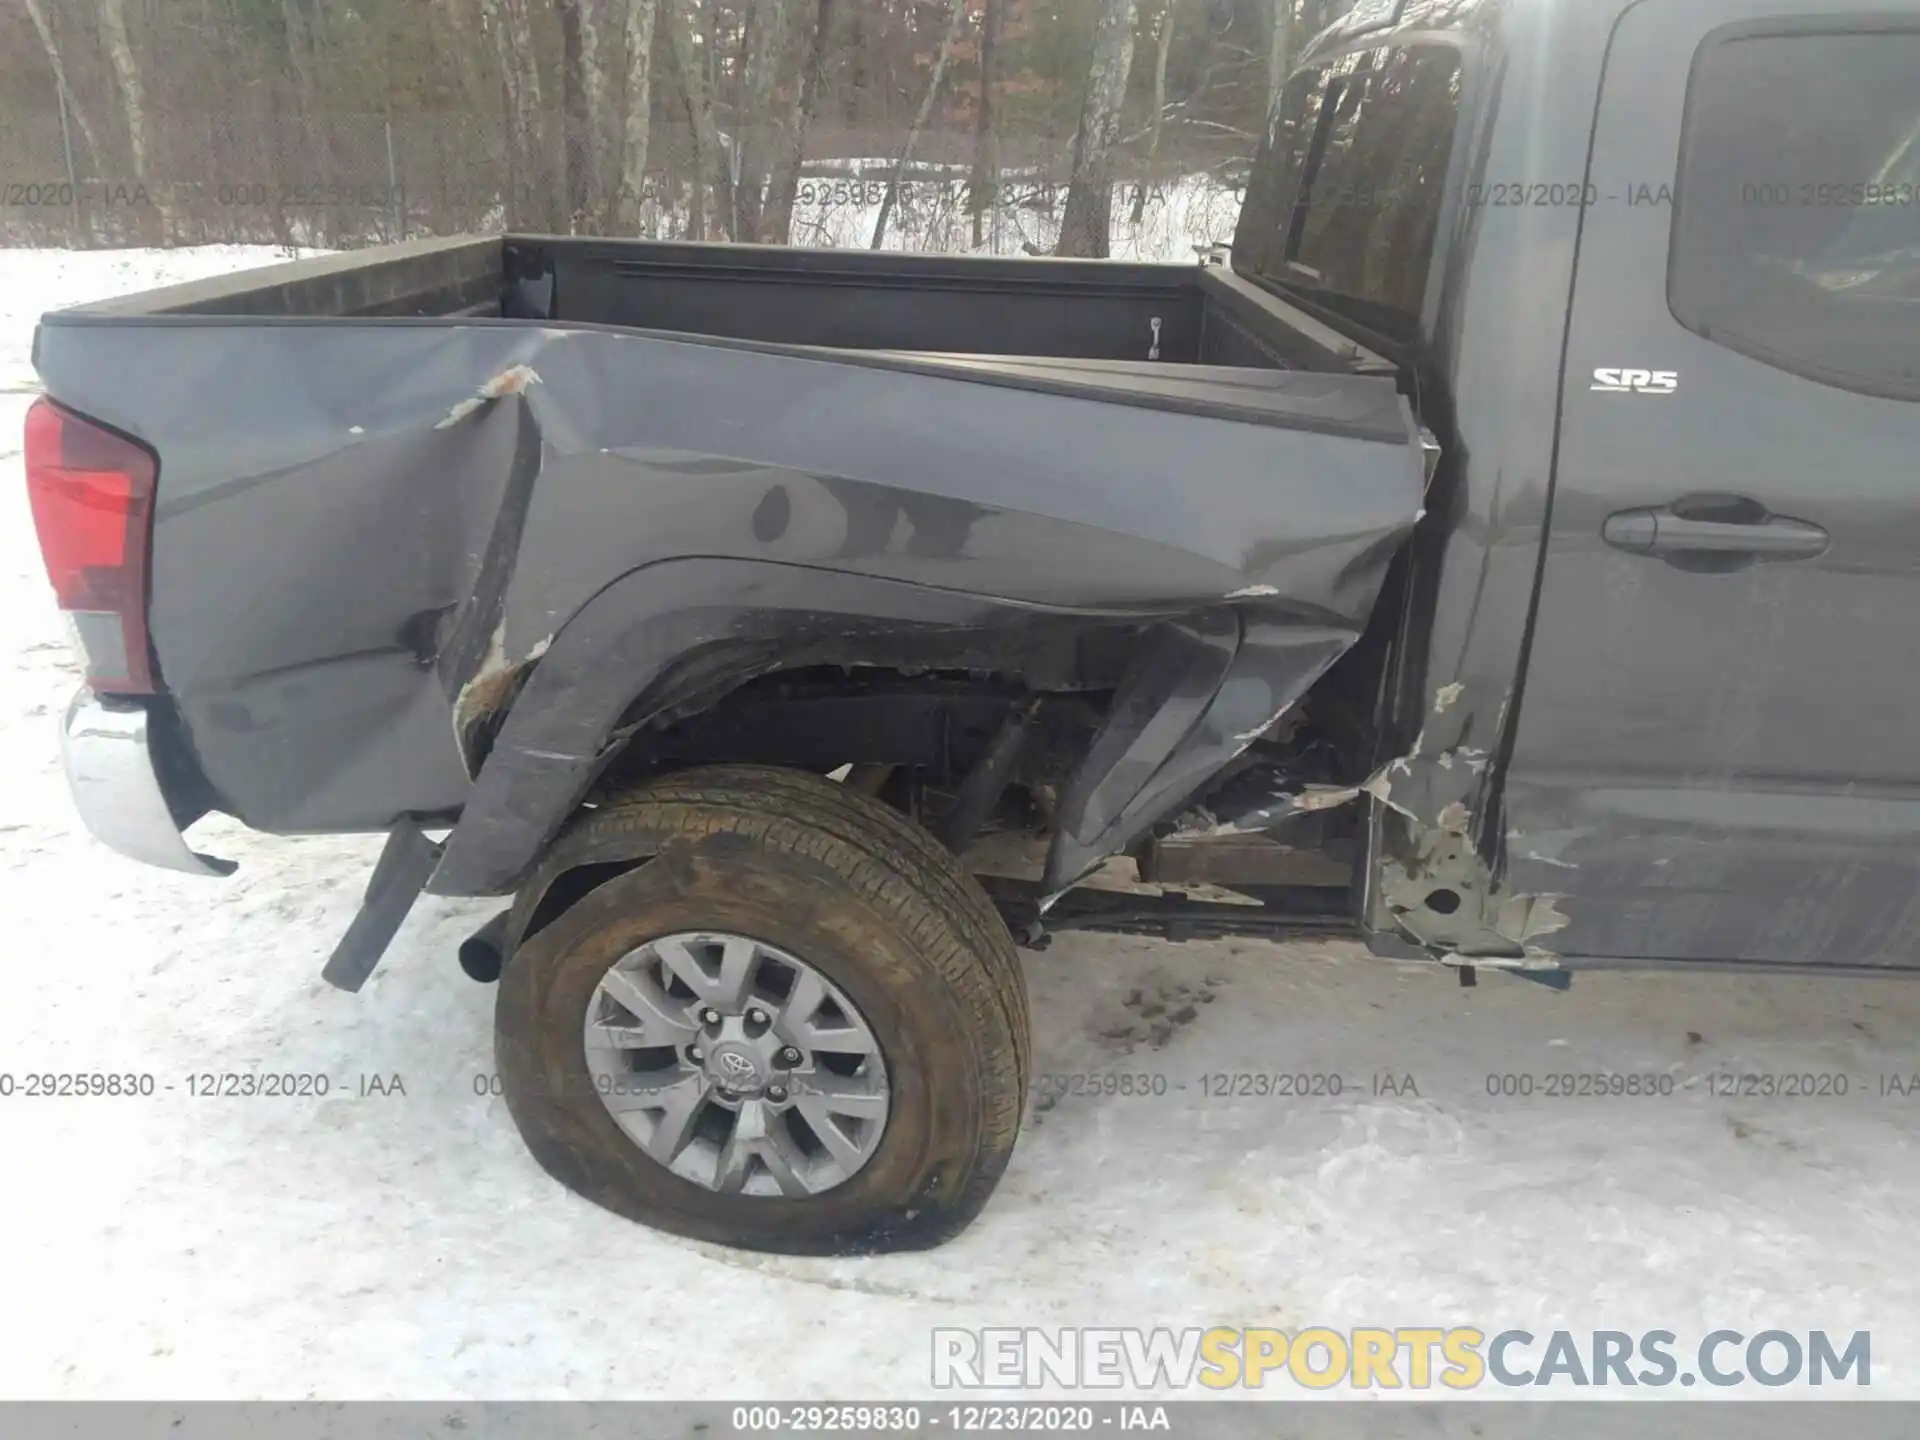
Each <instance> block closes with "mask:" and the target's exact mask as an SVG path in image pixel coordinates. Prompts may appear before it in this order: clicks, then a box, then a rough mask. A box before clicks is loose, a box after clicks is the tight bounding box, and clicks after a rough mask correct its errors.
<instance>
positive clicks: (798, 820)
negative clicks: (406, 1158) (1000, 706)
mask: <svg viewBox="0 0 1920 1440" xmlns="http://www.w3.org/2000/svg"><path fill="white" fill-rule="evenodd" d="M555 845H556V847H561V846H565V847H566V850H565V853H567V854H581V855H590V854H593V853H595V851H596V847H604V849H605V850H606V851H608V852H615V853H622V854H627V855H634V854H650V855H651V856H652V857H653V858H651V859H649V860H647V861H646V862H645V863H643V864H641V865H640V866H639V867H638V868H636V869H632V870H628V871H626V872H625V873H622V874H619V875H617V876H616V877H615V878H612V879H610V880H607V881H606V882H605V883H603V884H600V885H598V886H597V887H595V888H593V889H591V890H589V891H588V892H587V893H586V894H585V895H584V896H583V897H581V898H580V899H578V900H577V901H575V902H574V903H573V904H572V905H571V906H570V907H569V908H568V909H566V910H565V911H564V912H563V913H562V914H560V915H559V917H558V918H556V919H554V920H552V921H551V922H550V923H548V924H546V925H545V926H544V928H542V929H540V930H538V931H537V932H536V933H534V934H533V935H532V936H531V938H529V939H527V940H526V941H525V942H524V943H523V944H522V945H521V946H520V947H519V948H518V949H517V950H516V951H515V953H514V954H513V956H512V957H511V959H510V960H509V961H508V963H507V965H506V967H505V969H504V971H503V972H502V974H501V977H500V987H499V993H498V997H497V1001H496V1008H495V1018H494V1049H495V1058H496V1063H497V1065H498V1069H499V1073H500V1078H501V1084H502V1090H503V1094H504V1096H505V1099H506V1102H507V1108H508V1110H509V1112H510V1113H511V1114H512V1116H513V1120H514V1124H515V1125H516V1126H517V1127H518V1129H519V1131H520V1135H521V1138H522V1139H523V1140H525V1142H526V1144H527V1147H528V1149H529V1150H531V1151H532V1153H533V1156H534V1158H535V1159H536V1160H537V1161H538V1162H539V1163H540V1165H541V1166H542V1168H544V1169H545V1170H546V1171H547V1173H548V1174H549V1175H551V1176H553V1178H554V1179H556V1180H558V1181H559V1182H560V1183H561V1184H563V1185H565V1186H567V1187H568V1188H569V1189H571V1190H573V1191H575V1192H577V1193H578V1194H580V1195H582V1196H584V1197H585V1198H587V1199H589V1200H591V1201H593V1202H594V1203H595V1204H598V1205H601V1206H604V1207H605V1208H607V1209H609V1210H612V1211H614V1212H615V1213H617V1214H620V1215H624V1216H626V1217H628V1218H629V1219H632V1220H637V1221H639V1222H641V1223H643V1224H646V1225H650V1226H653V1227H655V1228H657V1229H661V1230H666V1231H670V1232H672V1233H674V1234H677V1235H684V1236H688V1237H691V1238H694V1239H700V1240H708V1241H714V1242H717V1243H721V1244H726V1245H733V1246H738V1247H741V1248H745V1249H750V1250H766V1251H775V1252H782V1253H787V1254H803V1255H820V1254H853V1253H867V1252H875V1251H887V1250H915V1249H924V1248H927V1247H929V1246H933V1245H937V1244H940V1243H941V1242H942V1241H944V1240H947V1239H949V1238H950V1237H952V1236H953V1235H955V1234H957V1233H958V1232H959V1231H960V1230H962V1229H963V1228H964V1227H965V1226H966V1225H967V1224H968V1223H969V1222H971V1221H972V1220H973V1218H974V1217H975V1216H976V1215H977V1214H979V1212H980V1210H981V1208H982V1207H983V1206H984V1205H985V1204H986V1202H987V1199H988V1197H989V1196H990V1195H991V1194H992V1192H993V1189H994V1186H995V1185H996V1184H997V1183H998V1182H999V1179H1000V1176H1001V1175H1002V1174H1003V1173H1004V1171H1005V1170H1006V1167H1007V1163H1008V1161H1009V1159H1010V1158H1011V1156H1012V1153H1013V1146H1014V1141H1015V1139H1016V1137H1017V1136H1018V1133H1019V1128H1020V1119H1021V1115H1022V1113H1023V1112H1024V1110H1025V1106H1026V1097H1027V1084H1028V1075H1029V1064H1030V1049H1029V1046H1030V1039H1029V1027H1028V1018H1027V1017H1028V1012H1027V996H1026V987H1025V981H1024V979H1023V977H1022V975H1021V971H1020V963H1019V957H1018V955H1017V954H1016V952H1015V950H1014V946H1013V940H1012V937H1011V936H1010V935H1009V934H1008V933H1007V929H1006V926H1005V925H1004V924H1003V923H1002V921H1001V920H1000V917H999V915H998V913H997V912H996V911H995V910H994V908H993V906H992V904H991V902H990V901H988V899H987V897H986V895H985V893H984V892H983V891H982V890H981V889H980V887H979V885H978V883H977V882H975V881H974V879H973V878H972V877H971V876H970V875H968V874H967V873H966V872H965V871H964V870H962V869H961V868H960V865H959V863H958V861H957V860H956V859H955V858H954V856H953V855H952V854H951V853H950V852H948V851H947V850H946V849H945V848H944V847H942V846H941V845H940V844H939V843H938V842H937V841H935V840H934V839H933V837H932V836H930V835H928V834H927V833H926V832H925V831H923V830H921V829H920V828H919V827H918V826H916V825H914V824H913V823H911V822H910V821H909V820H907V819H906V817H904V816H902V815H900V814H899V813H897V812H896V811H894V810H891V809H889V808H888V807H887V806H885V805H883V804H881V803H880V802H878V801H876V800H872V799H870V798H868V797H866V796H864V795H859V794H856V793H853V792H850V791H847V790H845V789H843V788H842V787H841V786H839V785H836V784H834V783H833V782H831V781H828V780H823V779H820V778H818V777H815V776H811V775H807V774H803V773H801V772H797V771H788V770H778V769H769V768H762V767H751V766H727V767H718V768H713V769H706V770H695V771H688V772H683V773H681V774H678V775H674V776H671V777H668V778H665V779H662V780H658V781H655V782H653V783H652V784H650V785H648V786H646V787H645V788H643V789H640V790H637V791H634V792H631V793H629V794H627V795H625V796H622V797H619V798H617V799H615V800H614V801H612V802H611V803H608V804H604V805H602V806H601V807H599V808H598V809H595V810H591V811H583V812H582V813H581V815H580V816H579V817H578V818H577V819H576V820H575V821H574V823H573V824H572V825H571V826H570V827H569V829H568V831H567V832H565V833H564V834H563V835H562V836H561V837H559V839H557V840H556V842H555ZM538 898H539V896H538V895H533V896H532V897H528V896H523V897H522V899H521V902H520V905H519V907H518V908H519V909H521V910H522V911H525V910H527V909H528V908H530V906H531V904H532V902H533V901H537V900H538ZM686 932H701V933H707V932H715V933H724V934H727V935H733V936H740V937H748V938H749V939H751V940H752V941H754V942H758V943H760V944H762V945H764V946H767V947H775V953H784V955H785V956H787V957H790V958H791V959H793V960H797V961H799V962H802V965H803V967H811V968H812V969H813V970H814V971H815V972H817V974H818V975H819V976H820V977H822V978H823V979H824V980H825V981H826V982H827V983H828V985H829V986H831V987H835V988H837V990H838V991H839V992H840V993H841V995H842V996H844V997H845V998H847V999H849V1000H850V1001H851V1003H852V1005H853V1006H854V1007H855V1010H856V1012H857V1017H858V1018H859V1019H860V1020H862V1021H864V1024H865V1026H866V1027H867V1028H868V1030H869V1031H870V1032H871V1037H872V1039H873V1040H874V1041H877V1043H878V1049H879V1053H880V1055H881V1056H882V1057H883V1058H884V1066H885V1086H884V1089H885V1092H886V1095H887V1100H888V1104H889V1111H888V1113H887V1115H886V1116H885V1119H884V1125H883V1128H882V1129H881V1130H880V1133H879V1138H878V1140H877V1143H876V1144H875V1146H874V1148H873V1149H872V1151H871V1154H870V1157H869V1158H868V1159H867V1160H866V1161H865V1162H864V1164H863V1165H862V1166H861V1167H860V1168H858V1169H857V1170H855V1171H854V1172H853V1173H852V1174H851V1175H850V1176H848V1177H847V1178H845V1179H844V1180H842V1181H840V1182H838V1183H835V1184H833V1185H832V1186H831V1188H827V1189H824V1190H822V1191H820V1192H819V1193H810V1194H792V1195H763V1194H740V1193H725V1192H724V1191H722V1190H716V1189H714V1188H711V1187H710V1185H709V1184H704V1183H699V1182H698V1181H696V1180H694V1179H689V1178H684V1177H683V1176H682V1175H681V1174H677V1173H675V1172H674V1171H673V1170H670V1169H669V1168H668V1167H667V1165H666V1164H663V1163H662V1162H661V1161H659V1160H656V1159H654V1158H653V1157H652V1156H650V1155H648V1154H647V1153H646V1152H645V1151H644V1150H643V1149H642V1148H641V1146H640V1144H639V1143H638V1142H637V1141H636V1140H635V1139H633V1138H629V1135H628V1133H627V1132H626V1131H625V1130H623V1129H622V1127H621V1124H620V1123H619V1122H616V1120H615V1119H614V1117H613V1114H612V1113H611V1111H610V1110H609V1108H608V1105H607V1104H606V1103H604V1102H603V1099H602V1093H603V1092H604V1089H605V1076H604V1073H603V1074H602V1076H601V1079H600V1084H601V1089H599V1090H596V1088H595V1085H596V1081H595V1075H594V1072H593V1070H592V1068H591V1066H590V1062H589V1057H588V1053H587V1048H588V1047H587V1042H586V1039H585V1038H584V1036H583V1028H584V1026H585V1023H586V1020H587V1016H588V1008H589V1006H590V1005H594V1004H598V1003H600V1002H599V1001H598V1000H597V999H596V996H597V994H598V993H599V991H598V989H597V987H599V986H600V984H601V982H602V979H603V978H604V977H606V976H607V975H608V972H609V970H610V969H611V968H612V967H614V966H615V964H616V962H621V961H622V958H623V957H628V956H631V955H632V954H633V952H635V951H636V950H640V949H641V948H642V947H645V946H647V945H648V944H649V943H650V942H653V941H657V940H661V939H662V938H663V937H673V936H678V935H681V934H684V933H686ZM668 943H669V944H671V943H672V941H671V940H669V941H668ZM626 963H628V964H631V963H632V962H631V961H630V960H629V961H627V962H626ZM668 1053H669V1054H671V1052H668Z"/></svg>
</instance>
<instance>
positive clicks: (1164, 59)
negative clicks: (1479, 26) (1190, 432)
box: [0, 0, 1352, 259]
mask: <svg viewBox="0 0 1920 1440" xmlns="http://www.w3.org/2000/svg"><path fill="white" fill-rule="evenodd" d="M1351 4H1352V0H8V3H7V4H5V5H4V7H0V243H11V244H37V245H63V246H75V247H95V246H118V245H186V244H205V243H215V242H228V243H272V244H279V245H284V246H288V247H293V246H322V247H345V246H353V245H362V244H373V243H382V242H385V241H388V240H392V239H397V238H403V237H405V238H412V237H417V236H421V235H430V234H456V233H460V232H465V231H476V230H477V231H487V230H498V229H501V228H503V227H505V228H512V229H519V230H537V231H546V232H560V233H569V232H570V233H578V234H607V235H630V236H648V237H655V238H696V239H698V238H705V239H714V240H724V239H732V240H747V241H764V242H771V243H791V244H801V245H851V246H875V247H878V246H885V247H888V248H913V249H934V250H990V251H994V252H998V253H1013V254H1017V253H1021V252H1023V251H1024V252H1027V253H1036V254H1040V253H1049V254H1050V253H1060V254H1072V255H1106V254H1110V253H1111V254H1137V255H1157V256H1162V257H1164V258H1172V259H1181V258H1187V252H1188V248H1189V247H1191V246H1204V245H1207V244H1209V243H1217V242H1220V241H1224V240H1225V239H1227V238H1228V237H1229V236H1230V234H1231V232H1232V227H1233V221H1234V218H1235V215H1236V213H1237V210H1238V207H1239V200H1240V196H1241V193H1242V191H1243V189H1244V185H1245V181H1246V166H1247V161H1248V158H1249V157H1250V156H1251V154H1252V151H1253V147H1254V144H1255V141H1256V137H1257V135H1258V133H1259V131H1260V130H1261V129H1262V127H1263V126H1264V124H1265V122H1266V117H1267V115H1268V114H1269V113H1270V111H1271V110H1272V107H1273V104H1274V100H1275V96H1276V94H1277V91H1278V88H1279V86H1280V85H1281V84H1282V83H1283V82H1284V78H1285V76H1286V74H1287V72H1288V70H1289V69H1290V67H1291V63H1292V57H1293V56H1294V55H1295V54H1296V53H1298V50H1299V48H1300V46H1301V45H1303V44H1304V43H1305V41H1306V40H1307V39H1308V38H1309V37H1310V36H1311V35H1312V34H1313V33H1315V32H1316V31H1317V30H1318V29H1320V28H1321V27H1323V26H1324V25H1326V24H1329V23H1331V22H1332V21H1333V20H1335V19H1338V18H1339V17H1340V16H1341V15H1342V14H1343V13H1344V12H1345V11H1346V10H1347V9H1349V8H1350V7H1351Z"/></svg>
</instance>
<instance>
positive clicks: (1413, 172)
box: [1234, 45, 1460, 339]
mask: <svg viewBox="0 0 1920 1440" xmlns="http://www.w3.org/2000/svg"><path fill="white" fill-rule="evenodd" d="M1459 113H1460V55H1459V52H1458V51H1456V50H1454V49H1453V48H1452V47H1450V46H1442V45H1430V46H1419V47H1413V48H1407V49H1398V50H1396V49H1378V50H1369V51H1361V52H1357V53H1354V54H1349V55H1345V56H1342V57H1341V58H1340V59H1338V60H1336V61H1334V62H1333V63H1332V64H1331V65H1329V66H1327V67H1326V68H1324V69H1322V70H1318V71H1314V72H1310V73H1307V74H1302V75H1298V76H1295V77H1294V80H1293V83H1292V85H1290V86H1289V88H1288V90H1287V92H1286V95H1285V96H1284V97H1283V99H1282V102H1281V105H1280V107H1279V110H1278V112H1277V113H1276V115H1275V117H1274V124H1273V129H1272V133H1271V134H1270V136H1269V137H1268V141H1267V143H1266V144H1265V145H1263V146H1262V148H1261V153H1260V155H1259V156H1258V157H1257V159H1256V161H1255V169H1254V173H1253V176H1252V178H1251V179H1250V181H1249V184H1248V192H1247V201H1246V205H1245V207H1244V208H1243V209H1242V211H1241V216H1240V224H1239V227H1238V230H1237V232H1236V234H1235V236H1234V266H1235V268H1236V269H1239V270H1242V271H1246V272H1248V273H1251V274H1254V275H1258V276H1261V277H1263V278H1265V279H1268V280H1272V281H1275V282H1277V283H1279V284H1283V285H1286V286H1289V287H1290V288H1293V289H1296V290H1300V291H1303V292H1306V293H1307V294H1309V295H1311V296H1312V297H1313V298H1315V299H1317V300H1319V301H1321V302H1322V303H1324V304H1327V305H1329V306H1331V307H1333V308H1335V309H1339V310H1343V311H1345V312H1347V313H1349V314H1351V315H1352V316H1353V317H1354V318H1355V319H1357V320H1359V321H1361V322H1362V323H1364V324H1367V325H1370V326H1372V327H1373V328H1375V329H1378V330H1380V331H1381V332H1382V333H1384V334H1387V335H1389V336H1393V337H1396V338H1403V339H1404V338H1411V337H1412V336H1413V334H1414V333H1415V332H1416V330H1417V328H1418V325H1419V319H1420V303H1421V298H1422V296H1423V295H1424V293H1425V290H1426V282H1427V271H1428V267H1429V264H1430V262H1431V260H1432V258H1433V247H1434V240H1435V237H1436V236H1437V234H1438V231H1439V224H1440V211H1441V207H1442V202H1443V200H1444V198H1445V194H1446V184H1447V161H1448V159H1449V157H1450V156H1451V154H1452V149H1453V136H1454V129H1455V125H1456V122H1457V121H1458V118H1459Z"/></svg>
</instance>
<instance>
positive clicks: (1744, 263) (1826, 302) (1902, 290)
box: [1667, 29, 1920, 400]
mask: <svg viewBox="0 0 1920 1440" xmlns="http://www.w3.org/2000/svg"><path fill="white" fill-rule="evenodd" d="M1675 202H1676V203H1675V208H1674V219H1673V242H1672V254H1671V260H1670V263H1669V267H1668V274H1667V302H1668V305H1669V306H1670V308H1671V309H1672V311H1673V314H1674V317H1675V318H1676V319H1677V320H1679V322H1680V323H1681V324H1682V325H1685V326H1686V327H1687V328H1688V329H1689V330H1692V331H1695V332H1696V333H1698V334H1700V335H1703V336H1705V337H1706V338H1707V339H1709V340H1712V341H1714V342H1715V343H1717V344H1720V345H1725V346H1727V347H1728V348H1729V349H1733V350H1737V351H1739V352H1741V353H1742V354H1744V355H1748V356H1751V357H1752V358H1753V359H1756V360H1760V361H1762V362H1764V363H1766V364H1768V365H1773V366H1776V367H1777V368H1779V369H1782V370H1789V371H1792V372H1793V373H1795V374H1798V375H1805V376H1808V377H1810V378H1812V379H1815V380H1819V381H1822V382H1824V383H1826V384H1829V385H1836V386H1841V387H1844V388H1846V389H1850V390H1860V391H1864V392H1866V393H1868V394H1872V395H1884V396H1890V397H1893V398H1897V399H1906V400H1913V399H1920V29H1911V30H1900V29H1890V30H1881V31H1877V32H1861V33H1846V34H1839V33H1831V32H1829V33H1808V32H1800V33H1794V34H1778V33H1776V34H1771V35H1767V34H1759V35H1755V34H1734V35H1731V36H1722V37H1720V38H1717V39H1716V38H1709V39H1708V41H1707V43H1706V44H1705V45H1704V46H1703V47H1702V48H1701V51H1700V53H1699V55H1698V56H1697V57H1696V58H1695V61H1694V65H1693V75H1692V78H1691V80H1690V82H1689V85H1688V90H1687V117H1686V128H1685V132H1684V137H1683V139H1682V143H1681V154H1680V185H1679V189H1678V191H1677V193H1676V195H1675Z"/></svg>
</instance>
